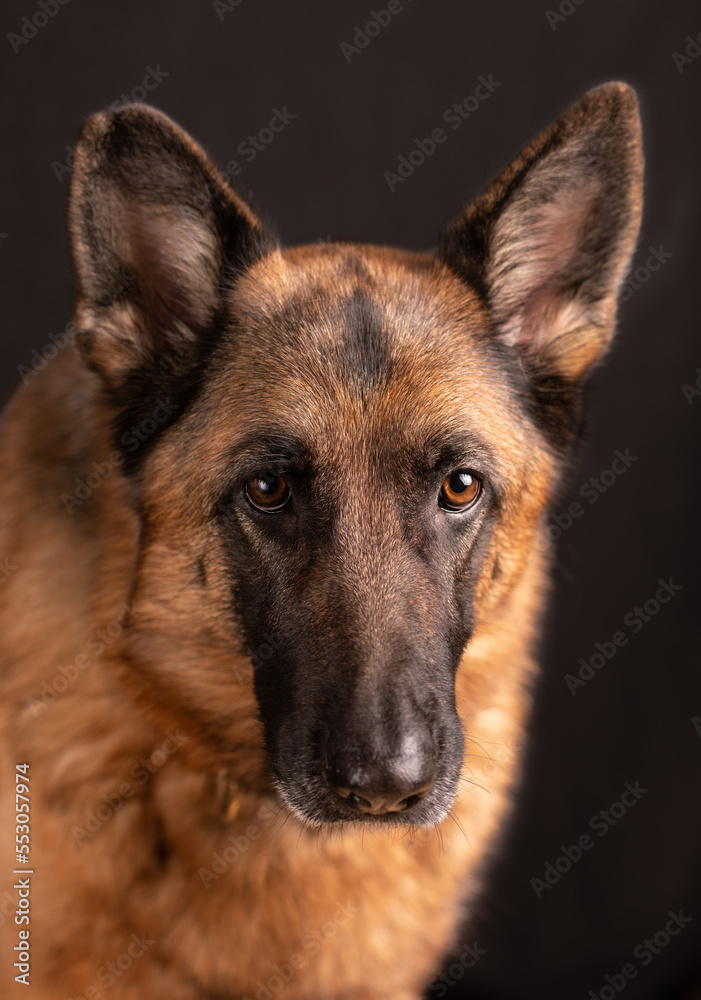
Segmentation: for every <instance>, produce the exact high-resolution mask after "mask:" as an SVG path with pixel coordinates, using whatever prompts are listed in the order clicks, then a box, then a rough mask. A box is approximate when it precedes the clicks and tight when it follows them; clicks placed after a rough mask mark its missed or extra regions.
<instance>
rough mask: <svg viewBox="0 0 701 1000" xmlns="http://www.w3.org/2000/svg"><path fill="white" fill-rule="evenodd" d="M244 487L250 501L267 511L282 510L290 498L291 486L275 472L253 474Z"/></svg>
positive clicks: (259, 508)
mask: <svg viewBox="0 0 701 1000" xmlns="http://www.w3.org/2000/svg"><path fill="white" fill-rule="evenodd" d="M243 489H244V492H245V494H246V498H247V499H248V501H249V503H251V504H252V505H253V506H254V507H256V508H257V509H258V510H264V511H266V512H267V513H275V512H276V511H278V510H282V508H283V507H284V506H285V505H286V504H287V502H288V501H289V499H290V487H289V486H288V485H287V483H286V482H285V480H284V479H283V478H282V476H276V475H275V474H274V473H273V472H263V473H261V474H260V475H257V476H251V478H250V479H247V480H246V482H245V484H244V487H243Z"/></svg>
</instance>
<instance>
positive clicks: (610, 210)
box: [440, 83, 643, 381]
mask: <svg viewBox="0 0 701 1000" xmlns="http://www.w3.org/2000/svg"><path fill="white" fill-rule="evenodd" d="M642 166H643V161H642V151H641V135H640V120H639V116H638V110H637V101H636V98H635V94H634V92H633V91H632V90H631V88H630V87H628V86H626V85H625V84H622V83H610V84H606V85H605V86H603V87H599V88H597V89H596V90H591V91H589V93H588V94H586V95H585V96H584V98H583V99H582V100H581V101H580V102H579V103H578V104H575V105H574V106H573V107H572V108H570V109H569V110H568V111H567V112H565V114H564V115H563V116H562V117H561V118H560V119H559V120H558V121H557V122H555V124H554V125H552V126H551V127H550V128H549V129H548V130H547V131H545V132H544V133H542V135H540V136H539V137H538V138H537V139H535V140H534V141H533V142H532V143H531V144H530V145H528V146H527V147H526V148H525V149H524V150H523V152H522V153H521V154H520V155H519V156H518V157H517V158H516V159H515V160H514V162H513V163H512V164H511V165H510V166H509V167H507V169H506V170H504V171H503V173H502V174H501V175H500V176H499V177H498V178H497V180H496V181H494V182H493V183H492V185H491V186H490V187H489V188H488V189H487V191H486V192H485V193H484V194H483V195H482V196H481V197H480V198H479V199H478V200H477V201H476V202H475V203H474V204H473V205H472V206H471V207H470V208H469V209H468V210H467V212H465V214H464V215H463V216H462V217H461V218H460V219H458V220H457V222H456V223H454V225H453V226H452V227H451V228H450V229H449V230H448V232H447V233H446V235H445V238H444V240H443V244H442V247H441V251H440V256H441V257H442V259H443V261H444V262H445V263H446V264H448V266H450V267H451V268H452V269H453V270H454V271H456V272H457V273H458V274H459V275H461V276H462V277H463V278H465V279H466V280H467V281H468V282H469V283H470V284H471V285H472V286H473V287H475V288H476V289H477V290H478V292H479V293H480V294H481V295H482V296H483V298H484V299H485V300H486V302H487V304H488V307H489V311H490V315H491V320H492V323H493V327H494V331H495V334H496V336H497V337H499V338H500V339H501V340H502V341H503V342H505V343H507V344H509V345H511V346H513V347H514V348H516V349H517V350H518V351H519V352H520V353H521V355H522V357H523V359H524V361H525V362H526V367H527V368H530V369H531V370H533V371H535V370H537V371H539V372H541V373H544V372H545V373H548V374H552V375H554V376H559V377H561V378H565V379H567V380H568V381H574V380H576V379H578V378H580V377H581V376H582V375H583V374H584V373H585V372H586V370H587V369H588V368H589V367H590V366H591V365H592V364H593V363H594V362H595V361H596V360H597V359H598V358H599V357H600V356H601V355H602V353H603V352H604V350H605V349H606V347H607V345H608V342H609V340H610V338H611V335H612V332H613V325H614V318H615V308H616V296H617V293H618V289H619V287H620V284H621V281H622V279H623V277H624V275H625V271H626V267H627V265H628V262H629V259H630V256H631V253H632V250H633V246H634V244H635V240H636V238H637V234H638V229H639V225H640V214H641V201H642Z"/></svg>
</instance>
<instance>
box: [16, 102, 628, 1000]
mask: <svg viewBox="0 0 701 1000" xmlns="http://www.w3.org/2000/svg"><path fill="white" fill-rule="evenodd" d="M641 188H642V154H641V143H640V129H639V119H638V113H637V103H636V99H635V96H634V94H633V92H632V91H631V90H630V89H629V88H628V87H627V86H625V85H624V84H620V83H612V84H608V85H605V86H603V87H600V88H598V89H596V90H592V91H591V92H589V93H588V94H586V95H585V97H584V98H583V99H582V100H581V101H580V102H579V103H578V104H576V105H575V106H574V107H572V108H571V109H570V110H569V111H567V112H566V113H565V114H564V115H563V116H562V117H561V118H560V119H559V120H558V121H557V122H556V123H555V124H554V125H553V126H552V127H550V128H549V129H548V130H547V131H545V132H544V133H543V134H542V135H540V136H539V137H538V138H537V139H535V141H533V142H532V143H531V144H530V145H528V146H527V147H526V148H525V149H524V150H523V152H522V153H521V154H520V155H519V156H518V157H517V158H516V159H515V160H514V162H513V163H512V164H511V165H510V166H509V167H507V168H506V170H504V171H503V173H502V174H501V175H500V176H499V177H498V178H497V180H495V181H494V182H493V183H492V184H491V186H490V187H489V188H488V189H487V191H486V192H485V193H484V194H483V195H482V196H481V197H480V198H478V200H477V201H476V202H474V203H473V204H472V206H471V207H470V208H469V209H468V210H467V211H465V212H464V214H462V215H461V216H460V217H459V218H458V219H457V221H456V222H455V223H454V224H453V225H452V226H451V227H450V228H449V229H448V230H447V232H446V233H445V235H444V237H443V239H442V241H441V242H440V245H439V248H438V250H437V251H436V252H431V253H417V252H405V251H401V250H392V249H386V248H380V247H373V246H365V245H354V244H345V243H319V244H316V245H313V246H304V247H296V248H292V249H283V248H281V246H280V245H279V243H278V242H277V241H276V239H275V238H274V237H273V236H272V235H271V234H270V232H269V231H268V229H267V227H266V226H264V225H263V224H262V223H261V221H260V220H259V218H258V216H257V215H256V214H254V211H253V210H252V208H251V207H249V205H248V204H247V203H246V202H245V201H244V200H242V199H241V198H240V197H239V196H238V195H237V194H235V193H234V192H233V190H232V189H231V188H230V187H229V186H228V185H227V183H226V182H225V181H224V179H223V177H222V176H221V175H220V174H219V173H218V172H217V170H216V169H215V168H214V167H213V166H212V164H211V163H210V161H209V160H208V158H207V157H206V155H205V154H204V153H203V151H202V150H201V149H200V148H199V146H197V145H196V144H195V143H194V142H193V141H192V140H191V139H190V138H189V137H188V136H187V135H186V134H185V133H184V132H182V131H181V130H180V129H179V128H178V127H177V126H176V125H175V124H173V122H171V121H170V120H169V119H168V118H166V117H165V116H164V115H163V114H161V113H159V112H158V111H155V110H153V109H152V108H149V107H144V106H143V105H131V106H126V107H123V108H121V109H120V110H118V111H115V112H114V113H109V114H97V115H95V116H94V117H92V118H90V119H89V120H88V121H87V124H86V125H85V127H84V128H83V131H82V133H81V135H80V139H79V141H78V144H77V148H76V151H75V161H74V168H73V177H72V189H71V195H70V208H69V219H70V233H71V237H72V245H73V254H74V258H75V265H76V270H77V303H76V310H75V315H74V320H73V324H74V335H73V336H72V337H71V338H70V340H71V343H70V344H66V346H65V348H63V349H60V350H59V349H58V348H56V350H55V351H54V352H53V353H54V354H56V355H58V356H56V357H55V358H53V359H52V360H51V361H48V362H47V363H46V365H45V366H44V370H42V371H33V372H32V373H31V376H27V377H26V378H25V381H26V382H27V385H26V386H25V387H23V388H22V390H21V391H20V392H19V393H18V394H17V396H16V398H15V399H14V401H13V402H12V403H11V405H10V407H9V409H8V411H7V413H6V416H5V420H4V424H3V429H2V448H1V460H0V490H1V491H2V510H3V519H2V527H1V530H0V559H5V562H4V563H3V567H4V572H3V576H4V577H5V579H4V581H3V582H2V584H1V587H2V593H1V596H2V610H1V619H0V625H1V635H2V638H1V652H2V686H1V692H2V697H1V703H2V708H1V712H2V731H3V764H2V786H3V788H4V789H5V795H6V796H7V797H6V799H5V804H4V806H3V816H4V827H3V830H2V831H1V832H2V849H3V851H4V852H5V854H4V858H5V861H4V863H3V867H2V877H3V878H6V877H8V881H7V883H6V885H5V886H4V887H3V889H2V893H3V894H2V897H1V907H2V908H1V913H2V921H3V924H4V932H3V937H4V940H5V942H6V944H5V946H4V949H3V952H2V976H3V977H5V978H6V980H7V983H8V985H7V987H6V988H5V989H4V991H3V996H14V995H15V993H16V995H18V996H24V995H25V994H24V993H23V989H24V986H25V985H26V984H27V983H30V985H31V987H32V992H31V993H30V994H28V995H30V996H32V997H35V998H37V1000H67V998H68V997H72V998H74V1000H80V998H82V1000H98V998H104V997H107V998H111V1000H240V998H249V1000H255V998H257V1000H266V998H267V1000H270V998H271V997H275V998H285V1000H417V998H418V997H420V996H421V994H422V991H424V990H425V989H426V987H427V985H428V984H429V983H430V981H431V977H432V976H433V975H435V973H436V972H437V970H438V969H439V968H440V963H441V960H442V958H443V957H444V956H445V955H446V953H447V951H448V949H450V948H452V947H454V946H455V945H456V944H457V943H459V928H460V926H461V924H462V922H463V920H464V917H465V915H466V913H469V912H470V905H471V903H472V902H473V901H474V899H475V894H476V892H477V891H478V889H479V887H480V885H481V883H482V882H483V881H484V872H485V865H486V862H487V861H488V859H489V857H490V856H492V855H493V849H494V847H495V845H497V844H498V838H499V834H500V831H501V830H503V828H504V820H505V818H506V816H507V814H508V806H509V798H510V790H511V789H512V788H513V787H514V783H515V780H516V779H517V777H518V771H519V765H518V761H519V749H520V746H521V744H522V741H523V733H524V725H525V723H526V720H527V713H528V709H529V700H530V695H529V690H530V686H531V682H532V678H533V676H534V673H535V660H534V645H535V643H536V641H537V636H538V630H539V620H540V617H541V613H542V610H543V604H544V596H545V592H546V590H547V561H548V558H547V546H546V545H544V531H545V520H546V517H547V514H548V504H549V502H550V501H551V500H552V498H553V495H554V491H555V490H556V489H557V487H558V483H559V482H561V480H562V475H563V470H564V468H565V464H566V462H567V456H568V454H569V453H570V451H571V448H572V444H573V442H574V441H575V439H576V437H577V435H578V431H579V427H580V422H581V416H580V410H581V407H580V402H581V396H582V389H583V386H584V384H585V381H586V377H587V374H588V373H589V372H590V370H591V368H592V366H593V365H594V364H595V363H596V362H597V361H598V359H599V358H600V357H601V355H602V353H603V352H604V351H605V349H606V347H607V345H608V343H609V340H610V338H611V335H612V329H613V326H614V315H615V308H616V296H617V292H618V289H619V288H620V286H621V282H622V279H623V277H624V273H625V270H626V267H627V264H628V261H629V258H630V256H631V252H632V248H633V245H634V242H635V240H636V236H637V232H638V226H639V216H640V206H641ZM69 332H70V331H69ZM66 339H67V340H68V339H69V338H68V336H67V337H66ZM10 872H13V873H14V874H9V876H8V873H10ZM470 947H472V948H473V950H474V951H475V953H476V954H478V953H477V952H476V949H474V946H473V945H470Z"/></svg>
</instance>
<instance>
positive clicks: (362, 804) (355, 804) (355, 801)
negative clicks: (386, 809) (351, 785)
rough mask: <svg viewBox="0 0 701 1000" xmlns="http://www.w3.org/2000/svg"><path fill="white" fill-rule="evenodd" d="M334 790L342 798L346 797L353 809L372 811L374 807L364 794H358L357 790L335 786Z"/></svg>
mask: <svg viewBox="0 0 701 1000" xmlns="http://www.w3.org/2000/svg"><path fill="white" fill-rule="evenodd" d="M334 791H335V792H336V795H339V796H340V797H341V798H342V799H345V801H346V803H347V805H349V806H351V807H352V808H353V809H357V810H359V811H361V812H370V810H371V809H372V808H373V806H372V803H371V802H368V800H367V799H364V798H363V796H362V795H358V794H357V792H352V791H351V790H350V789H348V788H335V789H334Z"/></svg>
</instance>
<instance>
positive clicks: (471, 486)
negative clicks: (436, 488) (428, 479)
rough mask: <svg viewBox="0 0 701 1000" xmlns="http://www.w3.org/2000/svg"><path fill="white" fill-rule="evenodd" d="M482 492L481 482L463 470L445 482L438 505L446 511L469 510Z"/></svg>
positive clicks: (453, 474) (454, 473)
mask: <svg viewBox="0 0 701 1000" xmlns="http://www.w3.org/2000/svg"><path fill="white" fill-rule="evenodd" d="M481 492H482V482H481V480H479V479H478V478H477V476H475V475H473V474H472V473H471V472H466V471H465V470H462V469H461V470H460V471H459V472H453V473H452V474H451V475H450V476H448V477H447V478H446V479H445V480H444V481H443V485H442V486H441V492H440V494H439V497H438V503H439V504H440V505H441V507H442V508H443V509H444V510H451V511H461V510H467V509H468V507H472V505H473V504H474V503H475V501H476V500H477V498H478V497H479V495H480V493H481Z"/></svg>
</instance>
